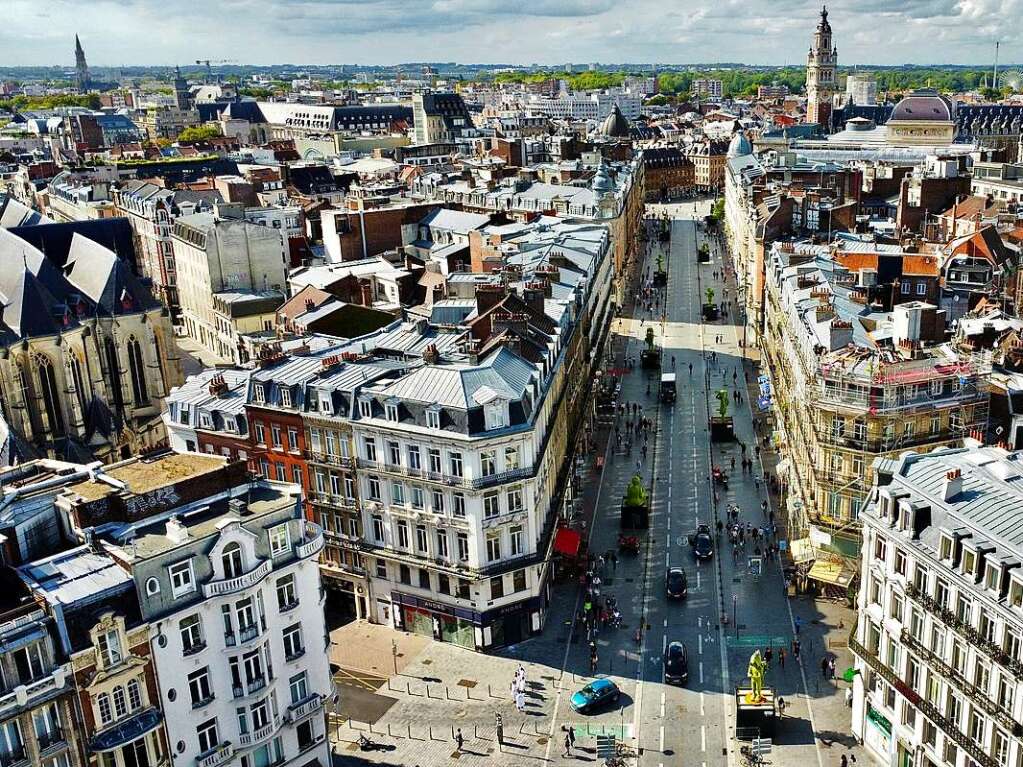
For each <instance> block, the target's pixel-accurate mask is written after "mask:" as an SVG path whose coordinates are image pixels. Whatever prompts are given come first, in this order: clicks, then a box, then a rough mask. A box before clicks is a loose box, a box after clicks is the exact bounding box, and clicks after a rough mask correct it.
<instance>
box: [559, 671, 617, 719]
mask: <svg viewBox="0 0 1023 767" xmlns="http://www.w3.org/2000/svg"><path fill="white" fill-rule="evenodd" d="M621 695H622V691H621V690H619V689H618V685H616V684H615V683H614V682H612V681H611V680H610V679H595V680H593V681H592V682H590V683H589V684H588V685H586V686H585V687H583V688H582V689H581V690H579V691H578V692H575V693H573V694H572V701H571V702H572V710H573V711H577V712H579V713H580V714H584V713H586V712H587V711H592V710H594V709H596V708H600V707H601V706H604V705H606V704H608V703H617V702H618V699H619V698H620V697H621Z"/></svg>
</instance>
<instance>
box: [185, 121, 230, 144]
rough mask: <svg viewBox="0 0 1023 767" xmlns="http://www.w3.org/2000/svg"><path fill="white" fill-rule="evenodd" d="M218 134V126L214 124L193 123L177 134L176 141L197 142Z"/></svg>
mask: <svg viewBox="0 0 1023 767" xmlns="http://www.w3.org/2000/svg"><path fill="white" fill-rule="evenodd" d="M220 135H221V133H220V128H218V127H217V126H215V125H194V126H192V127H191V128H185V129H184V130H183V131H181V133H179V134H178V142H179V143H181V144H198V143H200V142H202V141H208V140H209V139H211V138H216V137H217V136H220Z"/></svg>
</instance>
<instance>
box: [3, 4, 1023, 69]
mask: <svg viewBox="0 0 1023 767" xmlns="http://www.w3.org/2000/svg"><path fill="white" fill-rule="evenodd" d="M820 10H821V3H820V0H718V1H717V2H715V3H706V2H702V1H698V0H679V2H676V3H673V4H670V5H668V6H665V4H664V3H662V2H661V1H660V0H518V2H516V3H507V2H504V0H315V1H314V2H313V1H311V0H264V2H261V3H259V4H258V5H255V4H249V3H238V2H236V0H207V2H206V3H204V4H203V5H202V6H201V7H196V6H195V4H194V3H193V2H191V1H190V0H134V2H131V3H125V2H123V0H88V1H87V2H86V0H50V2H48V3H45V4H43V3H39V2H37V0H7V3H6V6H5V9H4V11H5V13H4V24H3V26H2V27H0V51H3V61H2V64H0V66H3V67H8V68H13V67H18V66H25V67H49V66H56V67H64V66H66V65H65V64H63V63H62V62H65V61H67V62H70V61H71V60H72V58H73V52H74V38H75V35H76V34H78V35H79V36H80V38H81V41H82V46H83V47H84V49H85V52H86V56H87V57H88V60H89V63H90V65H93V66H103V67H109V68H112V69H117V68H121V67H128V66H140V67H141V66H152V67H169V66H174V65H175V64H185V65H187V66H193V64H192V63H191V62H195V60H197V59H206V58H209V59H213V60H237V61H248V60H249V59H250V58H251V57H252V55H253V53H254V52H259V53H260V54H261V56H265V57H266V59H273V60H276V61H280V62H282V63H281V64H271V63H268V62H267V61H263V62H258V61H256V62H252V63H250V64H247V66H252V67H270V66H295V67H307V66H316V65H317V64H316V62H330V61H333V62H343V61H345V60H348V61H352V62H361V63H360V64H352V66H366V67H377V66H399V63H398V62H400V61H407V62H424V61H429V60H433V59H442V60H445V61H448V62H450V61H469V62H479V63H478V64H476V66H493V65H495V64H502V63H508V62H512V63H510V64H507V65H509V66H522V67H527V66H530V65H532V64H534V63H537V64H542V65H543V66H544V67H559V66H562V65H563V64H564V63H565V62H572V63H579V64H581V65H585V64H587V63H589V62H599V61H611V62H643V61H650V62H655V63H656V62H672V63H671V64H670V65H669V64H665V66H678V67H688V66H699V62H706V61H709V60H712V59H716V60H722V61H726V62H727V61H732V62H735V63H737V64H738V63H744V64H745V65H747V66H754V67H756V66H764V67H783V66H803V65H805V61H806V53H807V50H808V48H809V46H810V42H811V40H812V38H813V33H814V29H815V27H816V25H817V22H818V18H819V14H820ZM828 12H829V21H830V24H831V27H832V30H833V34H834V42H835V45H836V46H837V49H838V62H839V64H842V65H845V66H849V65H850V62H856V64H855V65H856V66H863V67H882V66H896V67H898V66H971V67H976V66H979V67H991V66H993V63H994V60H995V42H996V40H1001V41H1002V56H1004V58H1006V59H1009V58H1012V59H1019V58H1020V57H1021V53H1023V52H1021V51H1020V49H1019V46H1018V43H1014V42H1013V41H1018V40H1020V39H1021V38H1023V0H972V1H971V2H969V3H964V2H961V0H903V2H901V3H891V2H889V1H888V0H833V1H832V2H829V3H828ZM936 56H938V57H940V58H941V59H943V60H944V61H946V62H947V63H946V64H923V63H920V62H922V61H924V60H926V59H930V60H933V58H935V57H936ZM740 60H745V61H740ZM132 61H138V62H148V63H144V64H137V65H133V64H130V63H127V62H132ZM54 62H56V63H54ZM513 62H522V63H520V64H515V63H513ZM973 62H982V63H979V64H978V63H973ZM1006 65H1007V66H1018V65H1016V64H1011V65H1010V64H1008V63H1007V64H1006ZM322 66H344V64H342V63H337V64H333V65H330V64H322ZM468 66H472V65H468Z"/></svg>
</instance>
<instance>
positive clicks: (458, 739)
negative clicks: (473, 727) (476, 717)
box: [455, 727, 465, 752]
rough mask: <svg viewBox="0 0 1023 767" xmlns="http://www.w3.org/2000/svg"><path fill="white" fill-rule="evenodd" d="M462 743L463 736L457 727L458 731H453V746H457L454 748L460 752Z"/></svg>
mask: <svg viewBox="0 0 1023 767" xmlns="http://www.w3.org/2000/svg"><path fill="white" fill-rule="evenodd" d="M464 743H465V738H463V737H462V728H461V727H459V728H458V731H457V732H456V733H455V746H456V747H457V748H456V750H457V751H459V752H461V750H462V745H463V744H464Z"/></svg>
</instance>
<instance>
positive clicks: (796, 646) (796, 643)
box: [792, 639, 799, 661]
mask: <svg viewBox="0 0 1023 767" xmlns="http://www.w3.org/2000/svg"><path fill="white" fill-rule="evenodd" d="M792 657H793V658H795V659H796V660H797V661H798V660H799V640H798V639H793V640H792Z"/></svg>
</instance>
